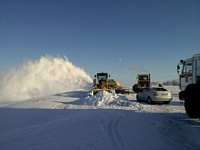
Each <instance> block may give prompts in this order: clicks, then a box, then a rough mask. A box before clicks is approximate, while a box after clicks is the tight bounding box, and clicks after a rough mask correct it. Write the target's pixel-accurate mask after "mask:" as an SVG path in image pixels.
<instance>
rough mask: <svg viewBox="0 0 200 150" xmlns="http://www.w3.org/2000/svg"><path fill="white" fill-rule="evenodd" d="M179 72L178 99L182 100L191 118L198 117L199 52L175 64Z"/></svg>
mask: <svg viewBox="0 0 200 150" xmlns="http://www.w3.org/2000/svg"><path fill="white" fill-rule="evenodd" d="M177 72H178V74H179V82H180V84H179V86H180V90H181V91H180V92H179V99H180V100H184V106H185V110H186V113H187V115H188V116H190V117H191V118H200V54H196V55H193V57H191V58H188V59H186V60H180V63H179V64H178V65H177Z"/></svg>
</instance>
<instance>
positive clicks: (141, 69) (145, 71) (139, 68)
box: [131, 64, 148, 73]
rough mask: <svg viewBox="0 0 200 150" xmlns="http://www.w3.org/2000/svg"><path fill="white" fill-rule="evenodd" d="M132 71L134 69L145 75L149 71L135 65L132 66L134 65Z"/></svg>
mask: <svg viewBox="0 0 200 150" xmlns="http://www.w3.org/2000/svg"><path fill="white" fill-rule="evenodd" d="M131 69H132V70H136V71H138V72H144V73H147V72H148V71H147V69H145V68H142V67H140V66H137V65H135V64H132V65H131Z"/></svg>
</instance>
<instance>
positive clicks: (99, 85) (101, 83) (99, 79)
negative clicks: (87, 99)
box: [91, 72, 111, 95]
mask: <svg viewBox="0 0 200 150" xmlns="http://www.w3.org/2000/svg"><path fill="white" fill-rule="evenodd" d="M108 77H110V75H108V73H103V72H102V73H97V75H95V79H94V88H93V89H92V91H91V95H94V94H96V93H97V92H100V91H107V92H110V91H111V89H110V88H109V85H108Z"/></svg>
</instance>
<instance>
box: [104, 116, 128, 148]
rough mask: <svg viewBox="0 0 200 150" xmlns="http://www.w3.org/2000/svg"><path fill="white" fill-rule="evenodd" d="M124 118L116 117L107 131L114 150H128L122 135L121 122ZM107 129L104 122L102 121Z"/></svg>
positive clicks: (108, 125)
mask: <svg viewBox="0 0 200 150" xmlns="http://www.w3.org/2000/svg"><path fill="white" fill-rule="evenodd" d="M121 118H122V116H119V115H116V116H114V117H113V118H112V120H111V121H110V122H108V124H107V127H106V130H107V134H108V138H109V140H110V142H111V144H112V147H113V149H114V150H128V149H129V148H128V146H127V144H126V142H125V141H124V139H123V137H122V136H121V134H120V130H119V129H120V128H119V122H120V120H121ZM102 122H103V124H104V127H105V123H104V121H102Z"/></svg>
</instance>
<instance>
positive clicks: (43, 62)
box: [0, 56, 92, 101]
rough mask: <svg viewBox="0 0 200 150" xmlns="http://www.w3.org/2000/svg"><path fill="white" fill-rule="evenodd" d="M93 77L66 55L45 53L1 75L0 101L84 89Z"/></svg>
mask: <svg viewBox="0 0 200 150" xmlns="http://www.w3.org/2000/svg"><path fill="white" fill-rule="evenodd" d="M91 84H92V79H91V78H90V76H89V75H88V74H87V73H86V72H85V71H84V70H83V69H81V68H79V67H76V66H75V65H73V64H72V63H71V62H70V61H69V60H68V59H67V57H64V58H61V57H51V56H43V57H41V58H40V59H38V60H30V61H28V62H26V63H23V64H22V65H20V66H18V67H15V68H12V69H10V70H8V71H7V72H6V73H4V74H1V77H0V101H9V100H12V101H13V100H14V101H15V100H25V99H30V98H34V97H41V96H45V95H51V94H55V93H59V92H66V91H73V90H81V89H83V90H85V89H88V88H90V85H91Z"/></svg>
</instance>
